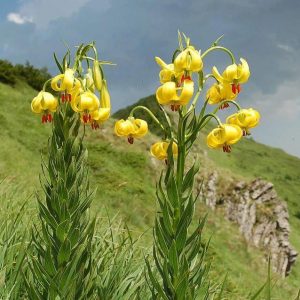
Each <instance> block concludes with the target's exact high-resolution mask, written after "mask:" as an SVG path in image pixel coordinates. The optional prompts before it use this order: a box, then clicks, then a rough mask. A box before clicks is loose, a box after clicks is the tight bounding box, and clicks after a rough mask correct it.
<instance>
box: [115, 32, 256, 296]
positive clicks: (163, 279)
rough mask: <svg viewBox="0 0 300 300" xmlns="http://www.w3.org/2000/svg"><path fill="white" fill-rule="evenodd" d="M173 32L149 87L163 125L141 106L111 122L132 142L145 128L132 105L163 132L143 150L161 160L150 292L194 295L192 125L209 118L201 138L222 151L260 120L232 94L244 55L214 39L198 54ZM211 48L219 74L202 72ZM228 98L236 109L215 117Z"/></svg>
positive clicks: (202, 269)
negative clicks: (174, 45) (222, 59)
mask: <svg viewBox="0 0 300 300" xmlns="http://www.w3.org/2000/svg"><path fill="white" fill-rule="evenodd" d="M178 36H179V47H178V49H176V50H175V51H174V53H173V56H172V61H171V63H166V62H164V61H163V60H162V59H161V58H159V57H156V58H155V60H156V62H157V63H158V65H159V66H160V68H161V70H160V73H159V78H160V83H161V86H159V87H158V89H157V91H156V99H157V102H158V103H159V105H160V108H161V110H162V112H163V114H164V116H165V119H166V124H168V125H167V126H164V125H163V124H162V123H161V122H160V121H159V120H158V119H157V117H156V116H155V115H154V114H153V113H152V112H151V111H150V110H149V109H148V108H146V107H144V106H137V107H135V108H133V110H132V111H131V113H130V116H129V117H128V119H127V120H120V121H117V122H116V124H115V133H116V134H117V135H118V136H125V137H127V138H128V141H129V143H130V144H132V143H133V142H134V139H135V138H141V137H142V136H144V135H145V134H146V133H147V131H148V127H147V123H146V121H144V120H141V119H135V118H134V113H135V112H136V111H137V110H143V111H144V112H145V113H148V114H149V115H150V116H151V118H152V119H153V120H154V121H155V123H156V124H157V125H158V126H159V128H160V129H161V130H162V132H163V136H164V137H165V138H164V139H163V140H162V141H158V142H156V143H155V144H154V145H152V146H151V154H152V155H153V156H154V157H156V158H157V159H159V160H164V161H165V163H166V167H165V170H164V171H163V173H162V175H161V177H160V179H159V181H158V184H157V190H156V195H157V201H158V206H159V210H158V212H157V215H156V219H155V225H154V230H153V237H154V245H153V258H154V262H155V269H153V268H151V265H150V263H149V261H148V260H147V259H146V264H147V270H148V279H149V280H148V282H149V285H150V287H151V291H152V299H196V298H197V297H198V296H199V295H200V294H201V295H203V297H207V295H209V293H210V289H209V287H208V284H207V283H205V278H206V274H207V271H208V269H209V266H208V265H206V264H205V263H204V256H205V253H206V246H203V242H202V239H201V236H202V229H203V226H204V220H205V218H204V219H202V220H200V221H199V223H198V225H196V227H195V228H192V221H193V218H194V212H195V203H196V199H197V196H195V195H194V193H193V191H194V178H195V175H196V174H197V172H198V170H199V164H198V162H197V161H196V162H194V164H193V166H192V167H191V168H189V169H188V170H187V167H186V159H187V157H188V155H189V153H190V150H191V148H192V146H193V144H194V142H195V141H196V139H197V137H198V134H199V132H200V131H201V130H203V129H204V128H205V127H206V126H207V125H208V123H209V122H210V121H211V120H212V119H214V120H215V121H216V122H217V127H216V128H214V129H213V130H212V131H211V132H210V133H209V134H208V136H207V145H208V147H210V148H213V149H220V148H221V149H223V151H224V152H230V151H231V146H232V145H233V144H235V143H237V142H238V141H239V140H240V139H241V138H242V136H243V135H244V136H245V135H248V134H250V131H249V130H250V129H251V128H253V127H255V126H256V125H257V124H258V122H259V119H260V115H259V113H258V112H257V111H256V110H254V109H252V108H250V109H241V107H240V105H239V104H238V103H237V102H236V101H235V100H236V99H237V97H238V95H239V93H240V92H241V84H244V83H246V82H247V80H248V79H249V77H250V70H249V66H248V63H247V61H246V60H245V59H242V58H241V64H238V65H237V64H236V62H235V57H234V55H233V53H232V52H231V51H230V50H229V49H227V48H225V47H222V46H219V42H220V39H218V40H217V41H216V42H214V43H213V44H212V46H211V47H210V48H209V49H207V50H206V51H204V52H203V53H201V52H200V51H198V50H197V49H196V48H195V47H194V46H193V45H192V44H191V41H190V39H189V38H188V37H186V36H185V35H184V34H181V33H179V34H178ZM212 51H223V52H225V53H226V54H228V55H229V58H230V60H231V64H230V65H229V66H228V67H226V69H225V70H224V71H223V73H222V75H221V74H220V73H219V71H218V69H217V68H216V67H213V68H212V73H209V74H204V70H203V66H204V62H203V61H204V59H205V57H206V56H207V55H208V54H209V53H210V52H212ZM208 79H214V80H215V83H214V84H213V85H212V86H211V87H209V89H208V91H207V93H206V97H205V99H204V102H203V105H202V107H201V109H200V111H199V112H198V111H197V110H196V106H197V103H198V101H199V99H200V95H201V93H202V91H203V89H204V86H205V85H206V84H207V82H208ZM208 105H214V106H215V108H214V110H213V111H212V112H207V109H208ZM229 105H231V106H234V107H235V108H236V109H237V112H236V113H235V114H233V115H231V116H229V117H228V118H227V120H226V122H225V123H222V122H221V120H220V118H219V117H218V116H217V112H218V111H219V109H225V108H227V107H228V106H229ZM168 107H169V108H170V109H171V111H172V112H173V113H175V114H178V122H177V124H175V126H173V125H172V123H171V121H170V113H172V112H170V111H169V110H168ZM205 295H206V296H205Z"/></svg>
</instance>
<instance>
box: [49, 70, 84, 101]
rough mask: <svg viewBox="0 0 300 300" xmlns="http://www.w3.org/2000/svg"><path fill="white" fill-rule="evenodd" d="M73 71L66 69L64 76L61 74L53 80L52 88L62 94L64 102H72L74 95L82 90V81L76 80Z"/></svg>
mask: <svg viewBox="0 0 300 300" xmlns="http://www.w3.org/2000/svg"><path fill="white" fill-rule="evenodd" d="M74 72H75V71H74V70H73V69H70V68H68V69H66V71H65V73H64V74H59V75H57V76H55V77H54V78H53V79H52V80H51V88H52V89H53V90H54V91H57V92H64V93H62V96H61V97H62V102H64V101H71V100H72V94H74V92H76V90H78V89H79V88H80V81H79V80H78V79H76V78H75V76H74Z"/></svg>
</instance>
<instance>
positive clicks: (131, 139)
mask: <svg viewBox="0 0 300 300" xmlns="http://www.w3.org/2000/svg"><path fill="white" fill-rule="evenodd" d="M127 140H128V143H129V144H131V145H132V144H133V142H134V138H133V137H132V136H129V137H128V139H127Z"/></svg>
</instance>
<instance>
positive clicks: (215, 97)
mask: <svg viewBox="0 0 300 300" xmlns="http://www.w3.org/2000/svg"><path fill="white" fill-rule="evenodd" d="M206 100H208V103H209V104H217V103H219V102H221V101H222V97H221V94H220V87H219V85H218V84H216V83H215V84H213V85H212V86H211V87H210V88H209V89H208V90H207V92H206Z"/></svg>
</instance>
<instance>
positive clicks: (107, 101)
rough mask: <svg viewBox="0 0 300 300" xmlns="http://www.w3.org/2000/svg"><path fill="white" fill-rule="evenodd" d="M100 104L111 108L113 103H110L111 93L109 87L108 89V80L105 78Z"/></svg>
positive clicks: (102, 106)
mask: <svg viewBox="0 0 300 300" xmlns="http://www.w3.org/2000/svg"><path fill="white" fill-rule="evenodd" d="M100 106H101V108H109V109H110V107H111V105H110V95H109V92H108V89H107V83H106V80H103V83H102V89H101V98H100Z"/></svg>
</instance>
